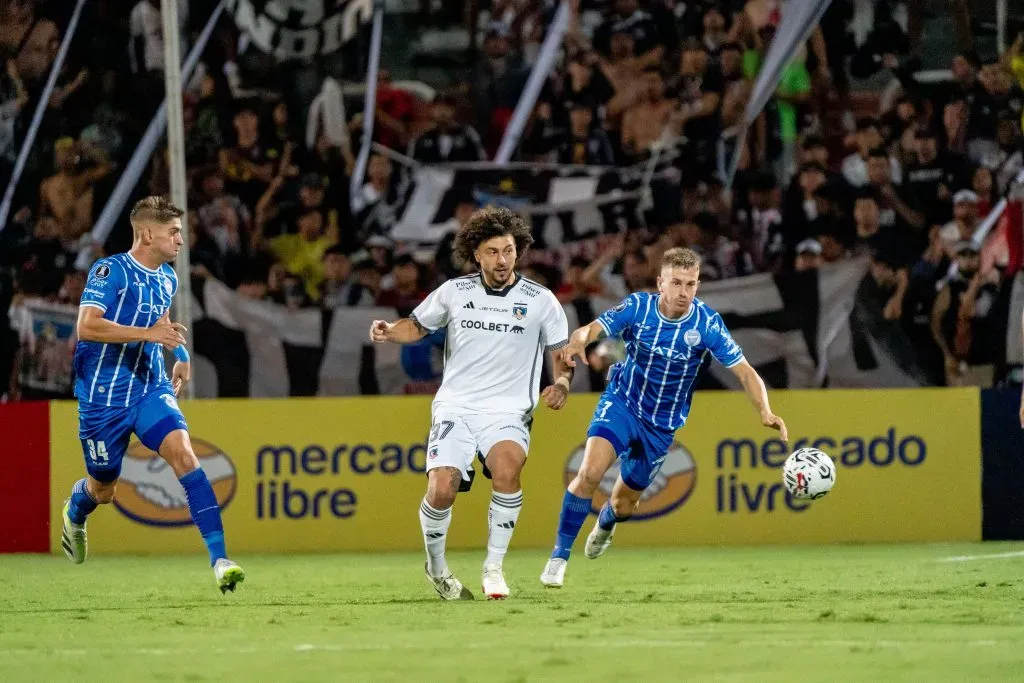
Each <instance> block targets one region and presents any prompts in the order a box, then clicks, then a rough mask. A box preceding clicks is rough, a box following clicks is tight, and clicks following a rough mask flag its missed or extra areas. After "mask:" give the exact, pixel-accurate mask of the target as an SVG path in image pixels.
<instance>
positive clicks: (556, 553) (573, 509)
mask: <svg viewBox="0 0 1024 683" xmlns="http://www.w3.org/2000/svg"><path fill="white" fill-rule="evenodd" d="M589 514H590V499H589V498H580V497H579V496H577V495H574V494H573V493H571V492H570V491H568V490H566V492H565V497H563V498H562V513H561V514H560V515H558V535H557V536H556V537H555V549H554V550H552V551H551V557H560V558H562V559H563V560H568V559H569V553H570V552H572V544H573V543H575V542H576V537H577V536H579V535H580V529H582V528H583V522H585V521H587V515H589Z"/></svg>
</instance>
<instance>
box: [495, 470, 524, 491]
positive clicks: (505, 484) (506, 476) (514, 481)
mask: <svg viewBox="0 0 1024 683" xmlns="http://www.w3.org/2000/svg"><path fill="white" fill-rule="evenodd" d="M491 485H492V486H493V487H494V489H495V490H496V491H498V492H499V493H514V492H515V491H518V490H519V489H520V488H522V485H521V484H520V483H519V468H518V467H512V466H507V465H506V466H501V467H499V468H498V469H497V470H491Z"/></svg>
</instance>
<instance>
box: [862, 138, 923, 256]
mask: <svg viewBox="0 0 1024 683" xmlns="http://www.w3.org/2000/svg"><path fill="white" fill-rule="evenodd" d="M867 171H868V186H869V187H871V188H872V189H873V190H874V191H875V192H876V193H877V197H878V203H879V208H880V209H881V222H882V225H883V226H892V227H894V228H895V231H894V232H893V233H892V234H893V235H894V237H895V238H896V239H900V240H906V245H908V246H909V245H915V246H921V245H923V243H924V242H923V239H922V236H923V234H924V233H923V230H924V228H925V220H924V214H923V213H922V212H921V211H920V210H919V209H918V202H917V199H916V197H914V195H913V192H912V191H911V190H910V189H909V188H905V187H903V186H899V187H897V186H896V185H895V184H893V179H892V175H891V174H892V159H891V158H890V157H889V155H888V154H886V152H885V150H884V149H881V148H879V149H874V150H872V151H871V152H870V154H869V155H868V168H867Z"/></svg>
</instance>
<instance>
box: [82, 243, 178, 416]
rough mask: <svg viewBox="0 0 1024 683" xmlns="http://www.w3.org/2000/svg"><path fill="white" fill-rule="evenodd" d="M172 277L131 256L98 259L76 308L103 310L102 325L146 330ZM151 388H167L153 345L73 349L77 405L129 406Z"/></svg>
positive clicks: (159, 352) (169, 295) (163, 303)
mask: <svg viewBox="0 0 1024 683" xmlns="http://www.w3.org/2000/svg"><path fill="white" fill-rule="evenodd" d="M177 291H178V276H177V275H176V274H175V272H174V269H173V268H171V266H170V265H168V264H166V263H165V264H164V265H162V266H160V268H158V269H156V270H152V269H150V268H146V267H145V266H143V265H142V264H141V263H139V262H138V261H136V260H135V258H134V257H133V256H132V255H131V254H127V253H125V254H115V255H114V256H110V257H107V258H103V259H100V260H99V261H97V262H96V264H95V265H93V267H92V270H90V271H89V279H88V280H87V281H86V283H85V291H84V292H83V293H82V301H81V304H80V305H82V306H92V307H94V308H98V309H100V310H101V311H103V317H104V318H105V319H106V320H110V321H113V322H115V323H118V324H120V325H128V326H131V327H152V326H153V324H154V323H156V321H157V320H159V319H160V317H161V316H163V314H164V313H166V312H167V311H168V310H170V308H171V301H172V300H173V298H174V294H175V292H177ZM155 389H168V390H169V389H170V381H169V380H168V379H167V372H166V369H165V363H164V354H163V347H162V346H160V345H159V344H156V343H153V342H133V343H131V344H104V343H101V342H91V341H79V342H78V345H77V346H76V347H75V396H76V397H77V398H78V400H79V401H81V402H83V403H95V404H100V405H106V406H111V407H118V406H122V407H125V406H130V405H134V404H136V403H138V402H139V401H140V400H142V397H143V396H145V395H146V394H148V393H149V392H152V391H154V390H155Z"/></svg>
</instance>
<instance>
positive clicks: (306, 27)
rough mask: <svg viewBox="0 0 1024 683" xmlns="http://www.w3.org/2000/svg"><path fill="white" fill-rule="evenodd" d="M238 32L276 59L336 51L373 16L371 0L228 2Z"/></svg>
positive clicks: (231, 0)
mask: <svg viewBox="0 0 1024 683" xmlns="http://www.w3.org/2000/svg"><path fill="white" fill-rule="evenodd" d="M228 10H229V11H230V12H231V15H232V16H233V17H234V19H235V24H237V26H238V29H239V30H240V31H241V32H242V33H244V34H245V35H247V36H248V37H249V40H251V41H252V42H253V44H254V45H256V47H258V48H259V49H260V50H261V51H263V52H266V53H268V54H271V55H273V56H274V57H276V58H277V59H278V60H281V61H285V60H289V59H310V58H313V57H317V56H319V55H326V54H330V53H332V52H336V51H338V50H339V49H341V47H342V46H343V45H344V44H345V43H347V42H348V41H349V40H351V39H352V38H354V37H355V36H356V35H357V34H358V33H359V31H360V28H361V27H362V25H363V24H366V23H369V21H370V18H371V16H372V15H373V0H341V1H338V0H229V1H228Z"/></svg>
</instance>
